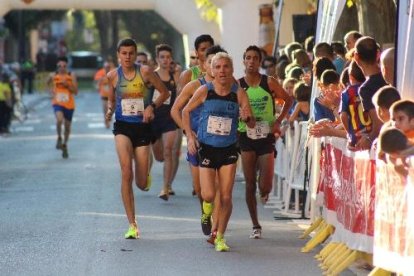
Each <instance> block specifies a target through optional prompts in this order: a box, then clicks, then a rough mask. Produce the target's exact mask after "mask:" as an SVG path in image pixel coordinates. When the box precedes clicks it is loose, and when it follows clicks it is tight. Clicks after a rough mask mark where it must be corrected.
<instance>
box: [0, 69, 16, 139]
mask: <svg viewBox="0 0 414 276" xmlns="http://www.w3.org/2000/svg"><path fill="white" fill-rule="evenodd" d="M12 110H13V99H12V90H11V87H10V83H9V79H8V76H7V75H6V74H5V73H2V74H0V135H7V134H9V133H10V130H9V126H10V121H11V115H12Z"/></svg>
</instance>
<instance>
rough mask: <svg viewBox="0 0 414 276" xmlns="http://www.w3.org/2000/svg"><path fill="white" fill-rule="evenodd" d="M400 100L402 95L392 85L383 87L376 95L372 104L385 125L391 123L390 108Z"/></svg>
mask: <svg viewBox="0 0 414 276" xmlns="http://www.w3.org/2000/svg"><path fill="white" fill-rule="evenodd" d="M399 100H401V96H400V93H398V90H397V89H395V87H393V86H391V85H387V86H384V87H381V88H380V90H378V91H377V93H375V94H374V97H373V98H372V102H373V103H374V105H375V108H376V110H377V114H378V118H379V119H380V120H381V121H382V122H383V123H388V122H390V121H391V114H390V108H391V106H392V104H393V103H395V102H396V101H399Z"/></svg>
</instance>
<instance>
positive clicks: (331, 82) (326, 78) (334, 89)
mask: <svg viewBox="0 0 414 276" xmlns="http://www.w3.org/2000/svg"><path fill="white" fill-rule="evenodd" d="M320 88H321V91H322V93H321V95H320V96H319V99H318V100H319V103H321V104H322V105H323V106H325V107H327V108H328V109H330V110H331V111H334V110H336V109H337V107H338V106H339V103H340V99H341V97H340V92H341V86H340V83H339V75H338V73H336V71H335V70H332V69H328V70H325V71H324V72H323V74H322V76H321V81H320Z"/></svg>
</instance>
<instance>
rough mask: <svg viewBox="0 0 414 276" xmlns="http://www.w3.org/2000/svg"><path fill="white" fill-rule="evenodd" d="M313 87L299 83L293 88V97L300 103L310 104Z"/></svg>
mask: <svg viewBox="0 0 414 276" xmlns="http://www.w3.org/2000/svg"><path fill="white" fill-rule="evenodd" d="M311 91H312V89H311V87H310V86H309V85H307V84H306V83H305V82H303V81H300V82H297V83H296V84H295V86H294V88H293V96H294V97H295V99H296V100H297V101H298V102H309V101H310V98H311Z"/></svg>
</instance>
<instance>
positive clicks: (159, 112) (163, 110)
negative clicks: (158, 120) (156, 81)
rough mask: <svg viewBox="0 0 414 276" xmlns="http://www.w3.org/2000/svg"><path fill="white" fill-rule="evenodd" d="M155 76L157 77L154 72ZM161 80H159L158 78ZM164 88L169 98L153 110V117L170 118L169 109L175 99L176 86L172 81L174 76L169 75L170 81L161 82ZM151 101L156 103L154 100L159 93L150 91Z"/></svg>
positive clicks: (153, 90)
mask: <svg viewBox="0 0 414 276" xmlns="http://www.w3.org/2000/svg"><path fill="white" fill-rule="evenodd" d="M155 73H156V74H157V76H158V77H159V76H160V75H158V73H157V72H155ZM160 79H161V78H160ZM161 81H162V82H163V83H164V85H165V87H167V90H168V92H169V93H170V96H169V97H168V99H166V100H165V101H164V102H163V104H162V105H161V106H160V107H158V108H157V109H155V110H154V115H155V117H164V116H167V117H168V116H170V112H171V108H172V106H173V104H174V102H175V98H176V97H177V85H176V83H175V80H174V76H173V75H172V74H170V79H169V80H167V81H163V80H161ZM150 94H151V99H152V101H153V102H155V101H156V99H157V98H158V97H159V96H160V92H159V91H158V90H157V89H155V88H154V89H152V91H151V93H150Z"/></svg>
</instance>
